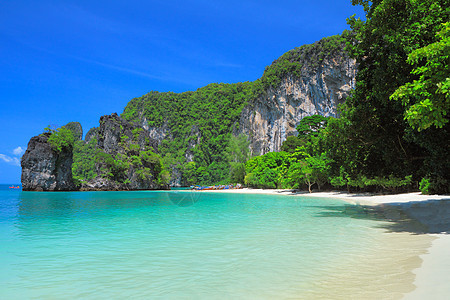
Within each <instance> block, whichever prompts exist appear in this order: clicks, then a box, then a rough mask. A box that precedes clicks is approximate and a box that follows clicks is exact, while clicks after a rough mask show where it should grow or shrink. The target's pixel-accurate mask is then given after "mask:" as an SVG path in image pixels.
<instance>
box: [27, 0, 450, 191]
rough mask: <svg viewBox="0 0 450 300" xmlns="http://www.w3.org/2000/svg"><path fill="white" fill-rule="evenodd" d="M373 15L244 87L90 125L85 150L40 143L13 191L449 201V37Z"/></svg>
mask: <svg viewBox="0 0 450 300" xmlns="http://www.w3.org/2000/svg"><path fill="white" fill-rule="evenodd" d="M376 8H377V7H376V5H373V6H372V8H371V9H376ZM379 10H380V11H379V12H378V13H377V14H368V19H367V21H365V22H363V21H361V20H358V19H354V18H350V20H349V23H350V25H351V27H352V31H345V32H344V33H343V34H342V35H337V36H332V37H328V38H324V39H322V40H320V41H318V42H316V43H314V44H311V45H305V46H302V47H299V48H296V49H293V50H291V51H289V52H287V53H285V54H284V55H282V56H281V57H280V58H278V59H277V60H275V61H274V62H273V63H272V64H271V65H270V66H268V67H266V69H265V71H264V73H263V76H262V77H261V78H260V79H258V80H256V81H254V82H243V83H235V84H225V83H220V84H218V83H213V84H210V85H207V86H205V87H202V88H199V89H198V90H196V91H189V92H184V93H179V94H177V93H172V92H167V93H159V92H156V91H152V92H150V93H148V94H146V95H144V96H142V97H139V98H135V99H132V100H131V101H130V102H129V103H128V105H127V106H126V107H125V109H124V111H123V113H122V114H121V116H118V115H117V114H112V115H110V116H103V117H101V119H100V126H99V127H97V128H92V129H90V130H89V132H88V133H87V135H86V138H85V140H84V141H83V140H81V137H82V133H81V134H80V131H81V132H82V129H81V125H80V124H79V123H72V124H68V125H66V126H63V127H61V128H59V129H55V130H51V129H48V130H47V131H46V132H45V133H43V134H42V135H40V136H38V137H33V138H32V139H31V141H30V143H29V145H28V149H27V152H26V153H25V155H24V156H23V158H22V184H23V188H24V190H48V191H52V190H141V189H167V188H169V187H170V186H189V185H192V184H201V185H208V184H227V183H243V184H245V185H246V186H249V187H257V188H295V189H306V190H309V191H310V192H311V191H312V190H313V189H318V190H321V189H323V188H338V189H344V190H348V191H371V192H380V191H383V192H402V191H410V190H418V189H420V190H421V191H422V193H425V194H429V193H448V192H449V186H450V184H449V174H450V167H449V166H450V156H449V154H448V141H449V140H450V137H449V134H448V127H449V125H448V124H449V123H448V117H447V111H448V107H449V101H450V100H449V99H450V79H449V77H448V61H446V60H445V59H444V57H448V55H449V53H448V52H449V48H448V42H449V39H450V25H449V23H443V21H442V20H443V19H442V18H444V17H442V18H438V17H436V18H433V19H429V20H428V19H427V20H428V21H427V23H426V25H424V26H427V30H420V31H417V32H416V31H414V30H411V31H408V30H406V31H405V30H403V29H405V28H414V26H415V24H417V22H419V23H420V22H421V18H423V15H422V14H421V13H420V12H421V11H422V10H423V6H421V5H418V7H411V8H410V10H411V12H410V13H411V17H405V18H403V19H401V18H400V19H399V20H396V21H395V22H394V23H395V24H394V23H390V22H387V23H385V22H384V21H382V22H381V21H380V20H384V19H383V14H388V15H391V13H387V12H386V11H384V10H382V9H381V8H379ZM399 13H401V14H403V13H404V12H403V11H401V12H399ZM440 14H441V15H442V16H445V11H444V10H441V11H440ZM444 19H445V18H444ZM362 24H364V26H362ZM375 29H376V30H375ZM400 32H401V34H399V33H400ZM431 33H432V34H431ZM74 124H75V125H74Z"/></svg>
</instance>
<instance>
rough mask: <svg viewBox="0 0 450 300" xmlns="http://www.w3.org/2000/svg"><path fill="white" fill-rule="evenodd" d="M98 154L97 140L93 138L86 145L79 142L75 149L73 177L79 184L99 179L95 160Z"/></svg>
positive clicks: (76, 143)
mask: <svg viewBox="0 0 450 300" xmlns="http://www.w3.org/2000/svg"><path fill="white" fill-rule="evenodd" d="M96 154H97V139H96V138H93V139H91V140H90V141H89V143H86V142H84V141H77V142H75V144H74V147H73V164H72V176H73V178H74V180H75V181H76V182H77V183H80V182H81V181H89V180H91V179H94V178H95V177H97V171H96V169H95V160H94V159H93V158H94V157H95V155H96Z"/></svg>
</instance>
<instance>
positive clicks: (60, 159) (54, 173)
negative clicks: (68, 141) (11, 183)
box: [21, 133, 77, 191]
mask: <svg viewBox="0 0 450 300" xmlns="http://www.w3.org/2000/svg"><path fill="white" fill-rule="evenodd" d="M49 136H50V133H44V134H41V135H38V136H35V137H32V138H31V140H30V142H29V143H28V147H27V151H25V154H24V155H23V156H22V160H21V166H22V176H21V181H22V189H23V190H24V191H74V190H76V189H77V188H76V186H75V184H74V183H73V179H72V162H73V158H72V151H71V150H67V149H63V150H62V151H61V152H56V151H54V150H53V149H52V146H51V145H50V144H49V143H48V138H49Z"/></svg>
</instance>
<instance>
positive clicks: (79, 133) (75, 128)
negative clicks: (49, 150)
mask: <svg viewBox="0 0 450 300" xmlns="http://www.w3.org/2000/svg"><path fill="white" fill-rule="evenodd" d="M63 127H64V128H67V129H69V130H70V131H72V134H73V137H74V139H75V141H81V140H82V139H83V127H81V124H80V123H79V122H70V123H67V124H66V125H64V126H63Z"/></svg>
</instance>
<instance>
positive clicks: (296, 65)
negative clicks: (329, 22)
mask: <svg viewBox="0 0 450 300" xmlns="http://www.w3.org/2000/svg"><path fill="white" fill-rule="evenodd" d="M344 47H345V40H344V39H343V38H342V36H341V35H334V36H330V37H326V38H323V39H321V40H320V41H318V42H315V43H314V44H310V45H304V46H301V47H298V48H295V49H292V50H290V51H288V52H286V53H285V54H283V55H282V56H281V57H280V58H278V59H277V60H275V61H274V62H273V63H272V64H271V65H270V66H267V67H266V69H265V70H264V74H263V76H262V78H261V82H262V86H263V88H264V89H267V88H269V87H272V88H277V87H278V86H279V84H280V83H281V79H282V78H283V77H286V76H292V77H297V78H299V77H300V76H301V75H302V72H303V73H304V74H308V73H309V72H311V70H317V69H318V68H319V67H320V66H321V64H322V62H323V60H324V59H325V57H326V56H330V55H340V56H343V55H344Z"/></svg>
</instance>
